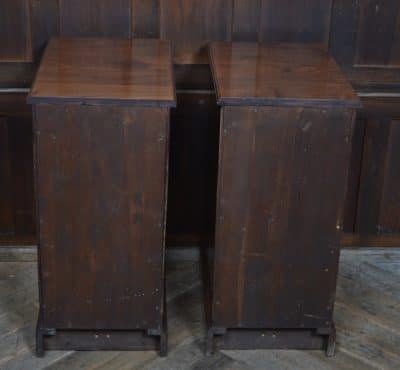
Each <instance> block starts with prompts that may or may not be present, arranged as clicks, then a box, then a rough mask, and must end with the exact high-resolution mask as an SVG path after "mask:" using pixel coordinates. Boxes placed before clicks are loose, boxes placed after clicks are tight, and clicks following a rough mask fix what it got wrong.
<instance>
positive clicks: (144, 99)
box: [28, 38, 175, 355]
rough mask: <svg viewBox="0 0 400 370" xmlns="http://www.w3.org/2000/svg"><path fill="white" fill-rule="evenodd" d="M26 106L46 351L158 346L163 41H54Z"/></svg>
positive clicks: (40, 332)
mask: <svg viewBox="0 0 400 370" xmlns="http://www.w3.org/2000/svg"><path fill="white" fill-rule="evenodd" d="M28 101H29V102H30V103H31V104H33V112H34V136H35V167H36V168H35V173H36V181H35V182H36V194H37V212H38V230H39V276H40V315H39V320H38V326H37V353H38V355H43V351H44V350H45V349H63V350H100V349H104V350H124V349H129V350H132V349H159V350H160V352H161V354H166V352H167V341H166V326H165V320H166V318H165V315H166V313H165V291H164V235H165V218H166V184H167V173H168V142H169V111H170V108H171V107H173V106H175V87H174V79H173V75H172V62H171V51H170V45H169V42H167V41H160V40H124V39H96V38H82V39H79V38H58V39H53V40H52V41H51V42H50V43H49V45H48V47H47V49H46V52H45V55H44V57H43V60H42V63H41V66H40V68H39V71H38V74H37V77H36V81H35V83H34V85H33V88H32V90H31V93H30V95H29V97H28Z"/></svg>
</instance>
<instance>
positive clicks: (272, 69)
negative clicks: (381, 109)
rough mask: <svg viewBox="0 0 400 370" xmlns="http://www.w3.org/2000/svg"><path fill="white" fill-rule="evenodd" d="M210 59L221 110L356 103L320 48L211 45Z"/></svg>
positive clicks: (352, 94) (342, 76) (338, 71)
mask: <svg viewBox="0 0 400 370" xmlns="http://www.w3.org/2000/svg"><path fill="white" fill-rule="evenodd" d="M210 58H211V63H212V68H213V73H214V82H215V87H216V92H217V98H218V102H219V103H220V104H222V105H287V106H290V105H297V106H322V105H325V106H326V105H343V106H349V107H359V106H360V102H359V99H358V97H357V95H356V93H355V92H354V90H353V89H352V87H351V85H350V84H349V83H348V82H347V80H346V78H345V76H344V75H343V73H342V72H341V71H340V69H339V67H338V65H337V64H336V62H335V61H334V60H333V59H332V58H331V57H330V56H329V55H328V54H327V53H326V52H325V51H324V50H322V49H321V48H320V47H318V46H315V47H310V46H308V47H307V46H306V45H298V44H295V45H291V44H286V45H283V44H281V45H267V44H257V43H228V42H213V43H211V46H210Z"/></svg>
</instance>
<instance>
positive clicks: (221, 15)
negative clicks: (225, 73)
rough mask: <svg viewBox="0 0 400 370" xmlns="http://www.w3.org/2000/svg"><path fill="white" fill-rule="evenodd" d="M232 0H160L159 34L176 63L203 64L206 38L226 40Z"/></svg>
mask: <svg viewBox="0 0 400 370" xmlns="http://www.w3.org/2000/svg"><path fill="white" fill-rule="evenodd" d="M231 32H232V0H169V1H167V0H161V31H160V34H161V37H162V38H166V39H170V40H172V44H173V55H174V62H175V63H176V64H191V63H194V64H196V63H197V64H207V63H208V53H207V44H208V42H209V41H210V40H230V39H231Z"/></svg>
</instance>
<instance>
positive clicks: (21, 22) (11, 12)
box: [0, 0, 32, 62]
mask: <svg viewBox="0 0 400 370" xmlns="http://www.w3.org/2000/svg"><path fill="white" fill-rule="evenodd" d="M0 45H1V48H0V62H1V61H6V62H11V61H19V62H23V61H30V60H32V51H31V35H30V17H29V1H27V0H14V1H1V2H0Z"/></svg>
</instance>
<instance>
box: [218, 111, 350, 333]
mask: <svg viewBox="0 0 400 370" xmlns="http://www.w3.org/2000/svg"><path fill="white" fill-rule="evenodd" d="M295 117H296V118H295ZM338 121H341V122H343V125H337V122H338ZM310 123H311V126H310ZM221 130H222V131H221V142H220V148H221V149H220V150H221V152H220V166H221V167H220V173H219V185H218V186H219V190H218V210H217V226H216V228H217V231H216V250H215V266H216V269H215V272H214V273H215V280H214V284H215V286H214V287H215V298H214V317H213V323H214V325H215V326H216V327H223V328H234V327H239V328H268V327H269V328H295V327H299V328H301V327H304V328H311V327H315V328H319V327H321V328H323V327H326V326H327V325H328V326H329V323H330V320H331V315H332V310H333V300H334V292H335V284H336V268H337V260H338V256H339V242H340V236H341V232H340V229H341V228H342V211H343V202H344V193H345V181H346V176H347V163H348V160H349V154H350V137H351V133H352V114H351V113H350V112H349V111H346V110H341V109H337V108H336V109H335V108H332V109H327V110H319V109H309V108H306V109H301V108H276V107H258V108H250V107H224V113H223V127H222V129H221ZM333 141H334V142H335V146H334V148H335V149H334V150H330V151H326V150H325V148H326V147H328V146H330V147H331V148H332V142H333ZM282 148H285V149H284V150H282ZM282 153H284V154H282ZM237 173H241V174H242V175H241V176H237ZM331 173H335V179H332V177H331V176H330V174H331ZM271 179H274V181H271ZM333 184H334V185H333ZM321 246H323V247H321ZM310 256H312V259H311V260H310ZM316 282H318V283H316ZM288 292H290V294H288ZM306 297H307V298H306ZM289 307H290V308H289Z"/></svg>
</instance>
